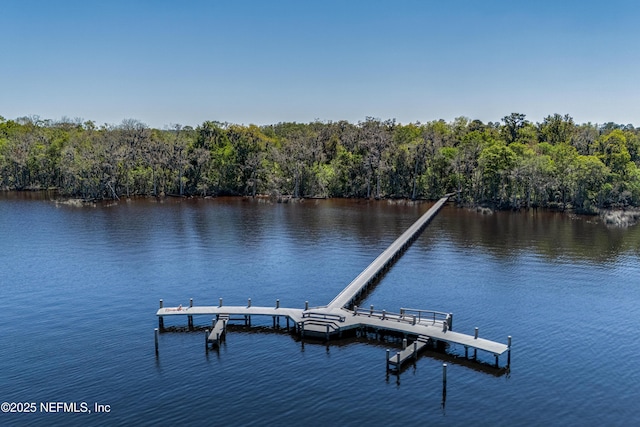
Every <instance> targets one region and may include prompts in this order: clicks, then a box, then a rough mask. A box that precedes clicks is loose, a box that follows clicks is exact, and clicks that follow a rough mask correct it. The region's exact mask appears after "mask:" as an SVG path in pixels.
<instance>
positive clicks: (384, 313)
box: [382, 310, 387, 320]
mask: <svg viewBox="0 0 640 427" xmlns="http://www.w3.org/2000/svg"><path fill="white" fill-rule="evenodd" d="M385 317H387V311H386V310H382V320H384V319H385Z"/></svg>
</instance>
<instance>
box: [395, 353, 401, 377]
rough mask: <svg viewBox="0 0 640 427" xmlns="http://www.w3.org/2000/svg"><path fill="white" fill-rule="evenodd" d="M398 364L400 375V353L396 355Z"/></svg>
mask: <svg viewBox="0 0 640 427" xmlns="http://www.w3.org/2000/svg"><path fill="white" fill-rule="evenodd" d="M396 363H397V364H398V374H399V373H400V352H397V353H396Z"/></svg>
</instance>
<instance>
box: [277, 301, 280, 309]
mask: <svg viewBox="0 0 640 427" xmlns="http://www.w3.org/2000/svg"><path fill="white" fill-rule="evenodd" d="M276 308H280V300H279V299H277V300H276Z"/></svg>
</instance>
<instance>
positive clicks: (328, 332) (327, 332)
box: [327, 325, 329, 341]
mask: <svg viewBox="0 0 640 427" xmlns="http://www.w3.org/2000/svg"><path fill="white" fill-rule="evenodd" d="M327 341H329V325H327Z"/></svg>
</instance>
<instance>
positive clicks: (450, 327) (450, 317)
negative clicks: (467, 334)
mask: <svg viewBox="0 0 640 427" xmlns="http://www.w3.org/2000/svg"><path fill="white" fill-rule="evenodd" d="M449 330H450V331H453V313H449Z"/></svg>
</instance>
